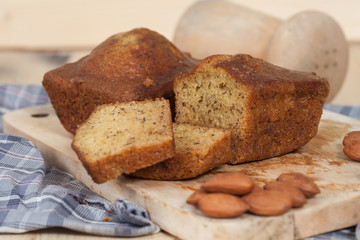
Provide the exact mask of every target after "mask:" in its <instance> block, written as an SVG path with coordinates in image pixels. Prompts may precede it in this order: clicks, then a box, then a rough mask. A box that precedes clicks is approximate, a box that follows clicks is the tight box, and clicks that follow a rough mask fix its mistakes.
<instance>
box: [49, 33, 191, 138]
mask: <svg viewBox="0 0 360 240" xmlns="http://www.w3.org/2000/svg"><path fill="white" fill-rule="evenodd" d="M197 62H198V61H196V60H194V59H193V58H191V57H190V56H189V55H187V54H184V53H182V52H181V51H180V50H178V49H177V48H176V47H175V46H174V45H173V44H172V43H171V42H170V41H168V40H167V39H166V38H165V37H163V36H162V35H160V34H158V33H156V32H154V31H151V30H148V29H146V28H138V29H134V30H131V31H129V32H124V33H119V34H116V35H113V36H111V37H109V38H108V39H106V40H105V41H104V42H102V43H101V44H100V45H99V46H97V47H96V48H95V49H93V51H91V53H90V54H89V55H87V56H85V57H83V58H81V59H80V60H79V61H77V62H75V63H69V64H66V65H64V66H62V67H59V68H57V69H54V70H52V71H49V72H47V73H46V74H45V76H44V80H43V82H42V83H43V86H44V88H45V90H46V91H47V94H48V96H49V98H50V100H51V103H52V105H53V106H54V109H55V111H56V114H57V116H58V117H59V119H60V122H61V124H62V125H63V126H64V128H65V129H66V130H67V131H69V132H71V133H75V130H76V129H77V127H78V126H79V125H80V124H81V123H82V122H83V121H85V120H86V118H88V117H89V115H90V114H91V112H92V111H94V109H95V107H96V106H98V105H102V104H107V103H112V102H130V101H143V100H146V99H155V98H166V99H169V100H170V103H171V105H172V106H173V105H174V93H173V81H174V79H175V78H176V77H178V76H179V75H181V74H184V73H187V72H189V71H190V70H191V69H193V67H194V66H195V65H196V63H197Z"/></svg>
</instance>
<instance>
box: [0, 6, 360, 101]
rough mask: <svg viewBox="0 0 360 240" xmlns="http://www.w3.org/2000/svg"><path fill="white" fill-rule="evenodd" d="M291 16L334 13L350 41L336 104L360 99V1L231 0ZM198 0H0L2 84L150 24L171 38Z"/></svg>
mask: <svg viewBox="0 0 360 240" xmlns="http://www.w3.org/2000/svg"><path fill="white" fill-rule="evenodd" d="M229 1H230V2H233V3H236V4H241V5H244V6H246V7H249V8H251V9H254V10H258V11H261V12H263V13H264V14H267V15H271V16H274V17H277V18H279V19H287V18H288V17H290V16H292V15H294V14H295V13H297V12H299V11H302V10H320V11H322V12H325V13H327V14H329V15H330V16H332V17H333V18H334V19H335V20H336V21H337V22H338V24H339V25H340V26H341V28H342V29H343V31H344V33H345V36H346V38H347V40H348V43H349V49H350V52H349V67H348V72H347V75H346V79H345V81H344V83H343V85H342V87H341V89H340V91H339V92H338V94H337V95H336V97H335V98H334V99H333V100H332V102H331V103H333V104H342V105H356V104H357V105H358V104H360V93H359V92H360V14H359V10H360V1H359V0H342V1H339V0H301V1H300V0H299V1H286V0H272V1H266V0H251V1H249V0H247V1H246V0H229ZM194 2H196V0H181V1H180V0H172V1H169V0H151V1H148V0H121V1H119V0H101V1H100V0H71V1H70V0H51V1H49V0H0V84H3V83H14V84H29V83H30V84H37V85H41V81H42V78H43V75H44V73H45V72H47V71H49V70H51V69H53V68H56V67H58V66H61V65H63V64H65V63H67V62H73V61H76V60H77V59H79V58H80V57H82V56H84V55H86V54H88V53H89V52H90V51H91V49H93V48H94V47H95V46H96V45H98V44H99V43H101V42H102V41H104V40H105V39H106V38H108V37H109V36H111V35H113V34H115V33H119V32H124V31H129V30H131V29H133V28H137V27H147V28H149V29H152V30H155V31H157V32H158V33H160V34H162V35H163V36H165V37H166V38H168V39H169V40H171V41H172V40H173V35H174V31H175V28H176V25H177V22H178V20H179V19H180V17H181V16H182V14H183V13H184V12H185V11H186V9H187V8H188V7H189V6H191V5H192V4H193V3H194Z"/></svg>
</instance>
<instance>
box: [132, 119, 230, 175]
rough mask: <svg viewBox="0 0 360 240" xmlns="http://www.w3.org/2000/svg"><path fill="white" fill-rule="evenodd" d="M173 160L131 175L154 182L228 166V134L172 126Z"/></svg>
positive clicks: (218, 131)
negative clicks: (225, 164)
mask: <svg viewBox="0 0 360 240" xmlns="http://www.w3.org/2000/svg"><path fill="white" fill-rule="evenodd" d="M173 128H174V139H175V156H174V157H173V158H170V159H167V160H165V161H163V162H160V163H158V164H155V165H153V166H150V167H147V168H143V169H140V170H137V171H136V172H134V173H132V174H131V175H132V176H134V177H138V178H144V179H154V180H181V179H188V178H193V177H196V176H198V175H201V174H203V173H205V172H208V171H209V170H211V169H213V168H215V167H218V166H220V165H222V164H224V163H227V162H229V161H230V160H231V159H232V157H233V154H232V151H231V131H230V130H226V129H219V128H208V127H200V126H193V125H190V124H174V125H173Z"/></svg>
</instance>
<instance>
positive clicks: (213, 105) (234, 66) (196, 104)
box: [174, 54, 329, 164]
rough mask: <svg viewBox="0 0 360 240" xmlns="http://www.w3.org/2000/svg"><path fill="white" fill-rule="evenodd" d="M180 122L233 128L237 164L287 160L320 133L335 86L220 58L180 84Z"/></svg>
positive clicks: (251, 61) (239, 58)
mask: <svg viewBox="0 0 360 240" xmlns="http://www.w3.org/2000/svg"><path fill="white" fill-rule="evenodd" d="M174 91H175V98H176V104H175V106H176V122H179V123H191V124H195V125H202V126H211V127H221V128H229V129H231V130H232V133H233V135H232V136H233V149H234V154H235V159H234V160H233V161H231V163H232V164H237V163H242V162H249V161H253V160H260V159H265V158H270V157H274V156H278V155H281V154H285V153H288V152H291V151H293V150H294V149H297V148H299V147H301V146H303V145H304V144H306V143H307V142H308V141H309V140H310V139H311V138H313V137H314V136H315V135H316V133H317V130H318V124H319V121H320V117H321V115H322V107H323V105H324V103H325V100H326V98H327V96H328V94H329V83H328V81H327V80H326V79H324V78H321V77H319V76H317V75H316V74H315V73H307V72H299V71H292V70H288V69H284V68H281V67H278V66H274V65H272V64H270V63H267V62H265V61H263V60H261V59H257V58H253V57H251V56H249V55H243V54H239V55H234V56H230V55H214V56H210V57H208V58H206V59H204V60H203V61H202V62H201V63H200V64H199V65H198V66H197V67H196V68H195V69H194V70H192V71H191V72H190V73H189V74H186V75H184V76H182V77H179V78H178V79H176V81H175V83H174Z"/></svg>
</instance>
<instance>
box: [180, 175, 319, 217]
mask: <svg viewBox="0 0 360 240" xmlns="http://www.w3.org/2000/svg"><path fill="white" fill-rule="evenodd" d="M318 193H320V189H319V188H318V186H317V185H316V184H315V183H314V181H313V180H311V179H310V178H308V177H307V176H305V175H303V174H301V173H297V172H291V173H283V174H281V175H280V176H279V177H278V178H277V179H276V181H272V182H269V183H267V184H266V185H265V186H264V189H261V188H260V187H259V186H258V185H256V184H255V183H254V182H253V180H252V179H251V178H250V177H249V176H247V175H245V174H243V173H240V172H228V173H223V174H219V175H216V176H214V177H212V178H210V179H208V180H207V181H206V182H205V183H204V184H202V185H201V188H200V190H198V191H195V192H194V193H193V194H191V195H190V196H189V198H188V199H187V200H186V202H187V203H188V204H191V205H194V206H196V207H198V208H199V209H200V211H201V212H202V213H204V214H205V215H207V216H209V217H213V218H233V217H237V216H240V215H241V214H243V213H245V212H250V213H252V214H256V215H261V216H276V215H280V214H283V213H285V212H287V211H288V210H289V209H291V208H292V207H294V208H297V207H302V206H303V205H304V204H305V203H306V202H307V200H306V198H310V197H313V196H315V195H316V194H318Z"/></svg>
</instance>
